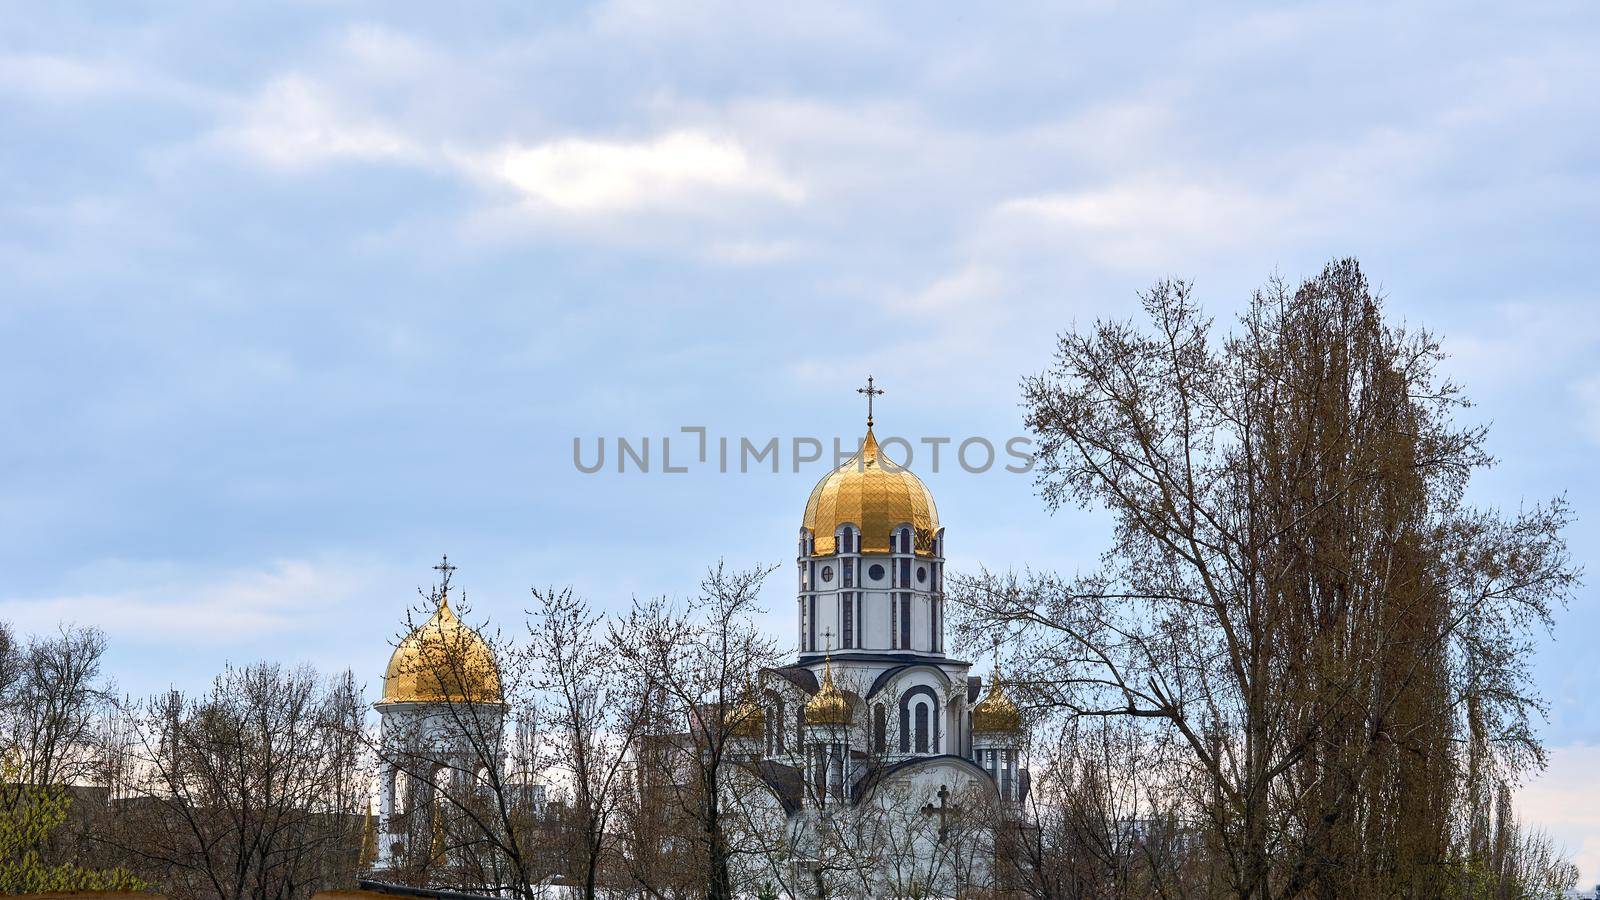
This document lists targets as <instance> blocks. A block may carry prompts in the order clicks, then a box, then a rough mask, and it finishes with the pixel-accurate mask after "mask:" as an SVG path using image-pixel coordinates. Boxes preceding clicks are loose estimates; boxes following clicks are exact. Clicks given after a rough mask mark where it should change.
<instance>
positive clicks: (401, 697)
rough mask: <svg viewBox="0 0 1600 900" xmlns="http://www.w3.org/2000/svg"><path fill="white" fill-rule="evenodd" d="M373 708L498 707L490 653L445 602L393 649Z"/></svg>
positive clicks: (495, 670)
mask: <svg viewBox="0 0 1600 900" xmlns="http://www.w3.org/2000/svg"><path fill="white" fill-rule="evenodd" d="M378 702H379V703H380V704H382V703H447V702H457V703H460V702H470V703H499V702H501V696H500V671H499V669H498V668H497V667H496V666H495V662H494V653H493V651H491V650H490V649H489V645H488V643H486V642H485V641H484V639H483V637H482V636H480V635H479V634H478V633H477V632H476V631H473V630H472V629H471V628H468V627H467V626H466V625H465V624H464V623H462V621H461V620H460V619H458V618H456V614H455V611H454V610H452V609H451V608H450V600H449V598H448V597H446V598H445V599H443V600H441V601H440V602H439V608H438V610H436V611H435V612H434V614H433V617H432V618H430V619H429V620H428V621H426V622H424V623H422V625H420V626H418V627H417V629H416V630H415V631H413V632H411V633H410V634H409V635H407V636H406V639H405V640H403V641H401V642H400V646H398V647H396V648H395V650H394V655H393V656H391V657H389V668H388V671H386V672H385V673H384V676H383V699H382V700H379V701H378Z"/></svg>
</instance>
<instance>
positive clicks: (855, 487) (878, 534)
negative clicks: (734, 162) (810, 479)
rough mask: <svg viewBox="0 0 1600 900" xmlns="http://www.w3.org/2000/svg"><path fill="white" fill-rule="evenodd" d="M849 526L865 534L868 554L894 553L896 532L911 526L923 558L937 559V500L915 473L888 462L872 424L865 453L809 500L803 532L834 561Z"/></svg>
mask: <svg viewBox="0 0 1600 900" xmlns="http://www.w3.org/2000/svg"><path fill="white" fill-rule="evenodd" d="M845 523H850V524H852V525H854V526H856V527H857V528H859V529H861V552H863V553H888V552H889V538H890V536H891V535H892V534H893V533H894V530H895V528H897V527H899V526H900V525H903V524H909V525H910V526H911V529H912V531H913V533H914V535H915V537H914V541H913V544H914V547H915V549H916V553H917V555H918V556H932V555H933V539H934V537H935V536H936V535H938V533H939V511H938V509H937V508H936V507H934V505H933V494H931V493H929V491H928V488H927V486H926V485H924V484H923V483H922V479H920V478H918V477H917V476H915V475H913V474H911V471H910V470H909V469H905V468H902V467H900V466H897V465H895V463H894V460H891V459H886V458H884V457H883V455H882V454H881V453H880V452H879V450H878V439H877V438H876V437H875V436H873V434H872V426H871V424H868V425H867V439H866V441H865V442H863V443H862V445H861V451H860V452H859V453H857V454H856V455H855V456H852V457H850V461H849V462H846V463H845V464H844V465H842V466H840V467H839V468H837V469H834V470H833V471H832V472H829V473H828V474H827V475H824V476H823V477H822V480H821V481H819V482H817V486H816V487H814V488H812V489H811V497H810V498H809V499H807V500H806V515H805V520H804V521H803V522H802V523H801V527H802V528H805V529H806V530H807V531H809V532H811V534H812V535H813V537H814V538H815V549H814V550H813V551H812V554H813V555H814V556H829V555H831V554H832V553H833V552H834V531H835V529H837V528H838V527H839V526H840V525H843V524H845Z"/></svg>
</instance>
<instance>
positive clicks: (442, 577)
mask: <svg viewBox="0 0 1600 900" xmlns="http://www.w3.org/2000/svg"><path fill="white" fill-rule="evenodd" d="M433 570H434V571H435V572H438V573H439V593H440V594H441V595H442V594H445V593H448V592H449V590H450V573H451V572H454V571H455V570H456V567H455V566H452V565H450V556H449V555H448V554H446V555H445V556H443V557H441V558H440V559H439V564H438V565H437V566H434V567H433Z"/></svg>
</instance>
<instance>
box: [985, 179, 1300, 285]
mask: <svg viewBox="0 0 1600 900" xmlns="http://www.w3.org/2000/svg"><path fill="white" fill-rule="evenodd" d="M1283 214H1284V210H1283V209H1282V207H1281V204H1279V203H1276V202H1274V201H1271V200H1268V199H1267V198H1265V197H1264V196H1261V195H1259V194H1257V193H1255V192H1253V191H1251V190H1249V189H1247V188H1243V187H1239V186H1233V185H1227V184H1225V183H1222V182H1217V183H1212V184H1198V183H1192V182H1191V183H1184V182H1174V181H1171V180H1167V179H1163V178H1159V177H1145V178H1135V179H1131V180H1126V181H1122V182H1120V183H1117V184H1112V185H1109V186H1106V187H1096V188H1088V189H1085V190H1081V191H1064V192H1059V193H1046V194H1036V195H1030V196H1022V197H1015V198H1012V199H1010V200H1006V201H1004V202H1002V203H1000V204H999V205H998V206H997V207H996V208H995V210H994V217H995V218H996V220H997V221H998V222H999V223H1000V226H1001V228H1002V230H1003V231H1004V232H1006V233H1008V234H1019V233H1021V234H1028V235H1031V236H1033V237H1034V238H1035V239H1038V238H1043V239H1046V240H1049V239H1052V238H1054V239H1058V240H1065V241H1067V242H1069V243H1072V244H1075V245H1077V246H1079V247H1081V248H1082V249H1083V250H1085V251H1086V252H1087V253H1089V254H1090V255H1091V256H1093V257H1094V258H1095V259H1097V260H1098V261H1100V262H1103V263H1106V264H1108V265H1114V266H1128V267H1140V268H1143V267H1149V266H1151V265H1161V264H1170V263H1171V262H1172V260H1173V259H1174V258H1175V257H1182V256H1186V255H1188V254H1190V253H1193V252H1196V251H1202V250H1215V249H1222V248H1226V247H1234V246H1240V245H1243V244H1246V243H1248V242H1250V241H1251V240H1252V239H1253V238H1254V236H1256V235H1258V234H1260V233H1261V232H1262V231H1263V230H1265V229H1269V228H1273V227H1274V226H1276V225H1278V224H1280V223H1281V220H1282V219H1283Z"/></svg>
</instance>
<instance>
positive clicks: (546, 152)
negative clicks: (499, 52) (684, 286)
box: [210, 75, 806, 261]
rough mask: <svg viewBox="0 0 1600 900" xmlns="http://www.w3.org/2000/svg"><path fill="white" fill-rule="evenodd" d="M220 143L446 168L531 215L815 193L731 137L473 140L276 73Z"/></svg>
mask: <svg viewBox="0 0 1600 900" xmlns="http://www.w3.org/2000/svg"><path fill="white" fill-rule="evenodd" d="M210 144H211V145H212V146H213V147H216V148H219V149H221V150H222V151H224V152H227V153H231V154H234V155H236V156H239V157H241V158H243V159H245V160H246V161H248V162H251V163H254V164H258V165H263V166H266V167H268V168H271V169H278V170H285V171H296V170H306V169H312V168H315V167H319V166H327V165H336V164H341V163H344V164H348V163H388V164H398V165H403V166H408V167H414V168H421V169H428V170H434V171H440V172H447V173H451V174H454V175H456V176H457V177H460V178H462V179H464V180H466V181H470V182H473V183H476V184H478V185H480V186H484V187H486V188H487V189H488V190H489V191H490V192H491V193H498V194H501V195H503V196H508V197H509V198H510V199H512V200H514V201H516V202H517V203H518V204H519V206H520V209H521V212H522V213H523V214H526V213H529V212H532V213H534V214H540V215H546V216H549V215H555V216H561V217H584V218H606V217H618V216H626V215H630V214H635V213H659V212H670V213H674V214H678V215H701V214H705V213H708V212H715V211H717V210H718V209H720V208H722V207H723V206H725V205H727V204H729V203H739V202H743V201H748V200H752V199H753V200H757V201H769V202H770V201H775V202H779V203H784V204H798V203H801V202H802V201H804V199H805V195H806V192H805V189H804V188H803V187H802V186H801V184H800V183H799V182H797V181H795V180H794V179H792V178H790V177H788V176H786V175H784V174H783V173H781V172H779V171H778V170H777V169H776V168H774V167H773V166H771V165H769V164H767V163H765V162H763V161H760V160H758V159H757V158H756V155H755V154H754V153H752V152H751V151H750V149H749V148H747V147H746V146H745V145H744V144H743V143H741V142H740V141H739V140H737V139H735V138H733V137H731V136H727V135H721V134H712V133H709V132H706V131H703V130H693V129H675V130H669V131H666V132H664V133H661V134H659V135H656V136H653V137H646V138H643V139H639V140H632V141H629V140H601V139H596V138H592V137H584V136H560V137H553V138H551V139H549V140H544V141H536V142H509V143H500V144H497V145H486V146H473V145H471V144H462V143H459V142H457V141H455V140H453V139H451V138H450V137H448V136H441V135H433V134H430V133H428V130H427V129H426V128H422V127H417V128H413V129H409V130H408V129H406V128H403V127H400V126H398V125H396V124H394V123H393V122H390V121H388V120H386V119H384V118H382V117H379V116H374V115H370V114H367V113H364V112H363V111H361V109H360V108H359V104H355V103H349V102H344V101H342V100H341V98H340V97H339V96H338V94H337V93H336V92H335V91H334V90H332V89H330V88H329V87H327V86H325V85H323V84H321V83H319V82H317V81H315V80H313V79H310V78H307V77H305V76H302V75H286V76H281V77H278V78H275V79H273V80H272V81H271V82H269V83H268V84H267V85H266V86H265V87H264V88H262V89H261V90H260V91H259V92H257V93H256V94H255V95H254V96H253V97H251V98H250V99H249V100H248V101H246V102H245V103H243V104H241V105H240V106H239V108H238V111H237V113H236V115H235V116H234V117H233V121H231V122H230V123H228V124H227V125H225V126H224V127H222V128H220V129H219V130H217V131H216V132H215V133H214V134H213V135H212V136H211V138H210ZM746 261H747V260H746Z"/></svg>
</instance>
